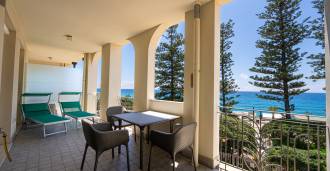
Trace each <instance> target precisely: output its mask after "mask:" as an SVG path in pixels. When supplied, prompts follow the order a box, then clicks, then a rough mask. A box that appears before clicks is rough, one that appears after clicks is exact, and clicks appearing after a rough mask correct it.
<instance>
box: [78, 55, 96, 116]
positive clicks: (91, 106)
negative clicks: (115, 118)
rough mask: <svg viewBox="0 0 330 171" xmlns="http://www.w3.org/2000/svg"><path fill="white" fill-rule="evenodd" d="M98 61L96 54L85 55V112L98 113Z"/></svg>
mask: <svg viewBox="0 0 330 171" xmlns="http://www.w3.org/2000/svg"><path fill="white" fill-rule="evenodd" d="M97 71H98V60H97V58H96V57H95V53H85V54H84V76H83V95H82V96H83V105H84V110H85V111H88V112H90V113H96V105H97V92H96V91H97Z"/></svg>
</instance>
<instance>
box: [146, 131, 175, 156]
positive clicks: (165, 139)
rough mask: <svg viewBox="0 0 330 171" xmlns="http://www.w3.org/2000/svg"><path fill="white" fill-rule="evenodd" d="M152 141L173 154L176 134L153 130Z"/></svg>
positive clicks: (151, 133)
mask: <svg viewBox="0 0 330 171" xmlns="http://www.w3.org/2000/svg"><path fill="white" fill-rule="evenodd" d="M150 141H151V143H152V144H153V145H156V146H158V147H160V148H161V149H163V150H165V151H167V152H169V153H171V154H172V151H173V149H174V134H173V133H167V132H162V131H156V130H151V132H150Z"/></svg>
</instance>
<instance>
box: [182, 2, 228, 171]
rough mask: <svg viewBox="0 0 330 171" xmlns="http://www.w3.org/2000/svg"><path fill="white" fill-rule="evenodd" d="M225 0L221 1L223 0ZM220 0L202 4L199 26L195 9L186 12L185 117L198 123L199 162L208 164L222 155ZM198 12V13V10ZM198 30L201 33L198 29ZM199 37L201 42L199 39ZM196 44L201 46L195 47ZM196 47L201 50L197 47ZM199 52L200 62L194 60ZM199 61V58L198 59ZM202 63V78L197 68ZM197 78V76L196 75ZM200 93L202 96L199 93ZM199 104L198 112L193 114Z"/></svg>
mask: <svg viewBox="0 0 330 171" xmlns="http://www.w3.org/2000/svg"><path fill="white" fill-rule="evenodd" d="M221 2H222V1H221ZM219 5H220V4H219V2H217V1H215V0H211V1H210V2H208V3H206V4H204V5H202V6H201V7H200V19H199V22H200V28H199V29H197V28H196V27H195V19H194V12H193V11H188V12H187V13H186V18H185V19H186V20H185V21H186V30H185V32H186V38H185V40H186V42H185V72H184V75H185V85H184V90H185V92H184V93H185V94H184V116H185V120H188V121H196V117H197V116H198V117H197V123H198V130H199V135H198V143H197V144H198V149H197V147H196V148H195V150H198V151H199V162H200V163H202V164H204V165H207V166H209V167H212V168H214V167H216V166H217V165H218V157H219V115H218V106H219V81H220V75H219V74H220V73H219V71H220V56H219V52H220V48H219V47H220V46H219V37H220V22H219V21H220V20H219ZM195 15H196V14H195ZM198 30H199V32H200V37H197V34H196V32H197V31H198ZM199 38H200V40H199V41H200V43H196V41H198V39H199ZM196 45H198V46H199V48H198V47H195V46H196ZM196 48H197V49H199V51H198V50H197V51H196ZM196 53H199V56H200V60H199V64H198V63H194V59H195V57H196V56H197V55H198V54H196ZM195 62H196V61H195ZM196 66H199V67H198V68H200V70H199V80H194V79H196V72H198V71H197V70H195V71H194V68H196ZM197 79H198V78H197ZM195 82H197V83H198V82H199V93H198V92H195V93H198V94H194V87H196V86H194V84H195ZM198 96H199V97H198ZM196 97H198V98H199V103H198V104H196V105H198V106H194V105H195V104H194V103H195V102H194V98H196ZM198 108H199V110H198V111H199V114H196V116H195V115H192V113H195V112H194V109H198Z"/></svg>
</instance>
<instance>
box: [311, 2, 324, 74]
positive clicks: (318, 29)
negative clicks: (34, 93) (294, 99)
mask: <svg viewBox="0 0 330 171" xmlns="http://www.w3.org/2000/svg"><path fill="white" fill-rule="evenodd" d="M312 4H313V7H314V8H315V9H317V12H318V17H317V18H315V19H314V20H312V21H310V22H309V23H310V24H311V32H312V36H311V38H313V39H315V40H316V46H320V47H322V49H324V47H325V42H324V0H313V1H312ZM307 58H309V59H310V61H309V62H308V64H309V65H310V66H311V67H312V68H313V75H311V76H310V77H309V78H310V79H313V80H318V79H325V54H324V52H320V53H317V54H312V55H310V56H308V57H307Z"/></svg>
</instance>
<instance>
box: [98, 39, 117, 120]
mask: <svg viewBox="0 0 330 171" xmlns="http://www.w3.org/2000/svg"><path fill="white" fill-rule="evenodd" d="M121 51H122V48H121V46H120V45H116V44H113V43H108V44H105V45H103V46H102V77H101V97H100V100H101V101H100V102H101V118H102V119H103V120H106V113H105V112H106V110H107V108H108V107H110V106H118V105H121V102H120V98H121V59H122V56H121Z"/></svg>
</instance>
